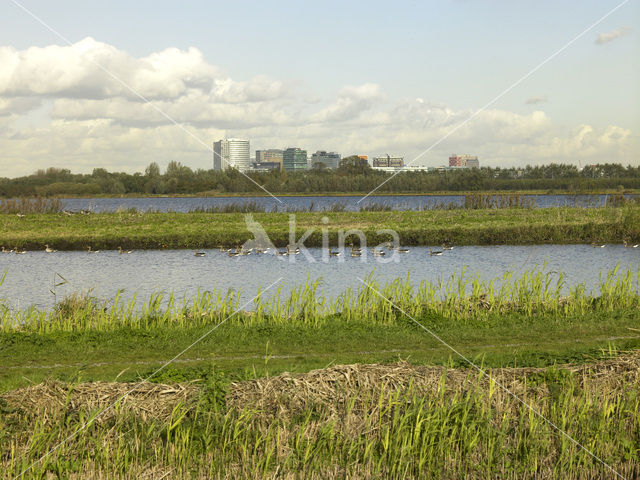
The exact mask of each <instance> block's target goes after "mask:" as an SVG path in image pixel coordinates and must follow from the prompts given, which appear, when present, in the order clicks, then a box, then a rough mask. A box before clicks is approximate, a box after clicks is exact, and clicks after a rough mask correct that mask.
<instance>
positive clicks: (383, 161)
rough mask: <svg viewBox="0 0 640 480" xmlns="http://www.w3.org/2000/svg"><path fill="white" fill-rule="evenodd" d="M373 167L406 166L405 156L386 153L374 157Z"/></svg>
mask: <svg viewBox="0 0 640 480" xmlns="http://www.w3.org/2000/svg"><path fill="white" fill-rule="evenodd" d="M372 167H373V168H376V167H392V168H402V167H404V158H403V157H393V156H391V155H385V156H383V157H373V164H372Z"/></svg>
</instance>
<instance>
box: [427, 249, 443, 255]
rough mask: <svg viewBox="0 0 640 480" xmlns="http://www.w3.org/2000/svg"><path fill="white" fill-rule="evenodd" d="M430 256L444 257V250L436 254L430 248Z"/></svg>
mask: <svg viewBox="0 0 640 480" xmlns="http://www.w3.org/2000/svg"><path fill="white" fill-rule="evenodd" d="M429 255H432V256H439V255H442V250H441V251H439V252H434V251H433V250H432V249H431V248H430V249H429Z"/></svg>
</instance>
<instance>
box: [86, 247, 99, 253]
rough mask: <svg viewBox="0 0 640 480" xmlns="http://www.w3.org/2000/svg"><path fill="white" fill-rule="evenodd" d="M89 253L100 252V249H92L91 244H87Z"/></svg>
mask: <svg viewBox="0 0 640 480" xmlns="http://www.w3.org/2000/svg"><path fill="white" fill-rule="evenodd" d="M87 253H100V250H91V245H87Z"/></svg>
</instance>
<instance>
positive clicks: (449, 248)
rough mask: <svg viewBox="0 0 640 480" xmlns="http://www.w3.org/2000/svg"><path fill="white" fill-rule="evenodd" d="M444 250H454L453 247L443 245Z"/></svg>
mask: <svg viewBox="0 0 640 480" xmlns="http://www.w3.org/2000/svg"><path fill="white" fill-rule="evenodd" d="M442 250H453V246H450V245H447V244H446V243H443V244H442Z"/></svg>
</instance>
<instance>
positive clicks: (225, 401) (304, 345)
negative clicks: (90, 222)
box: [0, 268, 640, 479]
mask: <svg viewBox="0 0 640 480" xmlns="http://www.w3.org/2000/svg"><path fill="white" fill-rule="evenodd" d="M502 280H503V281H502V282H501V284H500V285H498V284H497V283H496V282H484V283H483V282H480V281H478V280H477V279H474V278H467V277H466V276H465V275H464V272H460V273H459V274H457V275H453V276H452V277H451V278H449V279H442V280H441V281H440V282H436V283H434V284H430V283H423V284H421V285H420V286H418V287H412V286H411V282H410V281H409V279H398V280H396V281H393V282H389V283H387V284H385V285H380V284H378V283H377V282H376V281H375V279H374V278H373V276H370V277H369V278H368V279H367V282H368V283H369V284H370V285H371V286H372V287H373V288H374V289H375V290H377V291H379V292H380V295H378V294H375V293H374V292H373V290H371V289H370V288H367V287H363V288H362V289H360V290H359V291H357V292H351V291H347V292H345V293H344V294H343V295H342V296H341V297H340V298H339V299H338V300H327V299H321V300H320V301H318V298H317V295H316V293H317V290H316V289H317V286H318V284H317V283H316V282H308V283H307V284H306V285H302V286H300V287H299V288H298V289H297V290H295V291H293V292H292V293H291V295H290V296H289V297H287V298H282V297H281V296H279V293H276V294H274V295H271V296H264V297H261V298H259V300H257V301H256V303H255V304H254V305H253V308H252V310H251V311H249V312H242V313H240V314H238V315H234V316H232V317H229V315H230V314H232V313H233V312H234V311H235V310H236V309H237V307H238V299H237V296H235V295H222V294H218V293H207V292H201V293H200V294H199V295H198V296H197V297H195V298H193V299H191V300H190V301H184V302H177V301H175V299H173V298H172V297H168V298H166V297H165V298H163V297H160V296H154V297H152V298H151V299H150V300H149V301H148V302H147V303H145V304H144V305H136V304H135V303H134V302H131V303H124V302H122V301H121V300H119V299H115V300H114V301H112V302H109V303H107V304H102V303H100V302H97V301H96V300H95V299H92V298H91V297H88V296H83V295H76V296H72V297H69V298H67V299H65V300H63V301H62V302H60V303H59V304H57V305H56V307H55V308H53V309H51V310H45V311H38V310H35V309H29V310H22V311H21V310H11V309H9V308H6V307H0V313H1V315H0V321H1V322H2V323H0V365H2V368H1V369H0V467H1V468H2V471H3V475H6V476H7V477H9V478H13V477H15V476H18V475H20V474H21V472H23V471H24V470H25V469H27V468H30V469H29V470H28V472H27V473H26V474H25V475H24V478H49V477H50V478H74V476H77V477H78V478H141V477H142V476H147V477H162V476H165V477H166V478H169V477H173V478H256V479H258V478H276V477H278V475H280V476H282V477H284V478H345V477H348V478H391V479H400V478H403V479H404V478H429V477H431V478H461V477H465V478H539V477H541V476H544V477H545V478H563V479H564V478H595V477H597V478H614V473H613V471H612V470H610V469H609V468H608V467H606V466H604V465H602V464H601V463H600V462H599V461H597V460H596V459H594V458H593V457H592V456H590V455H589V454H587V453H586V452H585V451H584V450H582V449H580V448H579V447H578V446H577V445H576V444H575V443H574V442H572V441H571V440H569V439H568V437H566V436H564V435H561V434H559V433H558V432H557V431H556V430H554V429H553V428H552V427H551V426H550V425H549V424H548V423H547V422H546V421H544V420H543V419H542V418H541V417H540V416H537V415H535V414H534V413H533V412H532V411H531V410H529V409H528V408H526V407H525V406H524V405H523V404H522V403H520V401H519V400H517V399H515V398H514V397H512V396H511V395H509V394H508V393H506V392H505V391H503V390H501V389H500V388H499V387H498V386H497V385H496V384H495V383H493V382H491V381H489V380H488V379H487V377H486V376H480V375H479V373H478V372H477V371H476V370H474V369H471V368H469V365H468V364H467V362H466V361H465V360H464V359H462V358H460V357H459V356H457V355H456V354H455V353H454V352H452V350H451V349H449V348H448V347H447V346H445V345H443V343H441V342H440V341H438V340H436V339H435V338H434V337H433V336H432V335H431V334H429V333H428V332H426V331H424V330H423V329H422V328H421V327H420V326H419V325H417V324H416V323H415V322H414V321H413V320H412V319H411V318H410V317H409V316H408V315H410V316H411V317H413V318H414V319H415V320H417V321H418V322H420V323H421V324H422V325H424V326H426V327H427V328H428V329H430V330H431V332H433V333H434V334H436V335H438V336H439V337H440V338H441V339H442V340H443V341H444V342H447V343H448V344H450V345H451V346H453V347H454V348H455V349H456V350H457V351H458V352H460V353H461V354H463V355H465V356H466V357H468V358H470V359H471V360H472V361H474V362H475V363H476V364H478V365H481V366H482V367H483V368H487V367H528V368H526V369H523V370H505V371H502V370H499V371H496V372H495V373H494V374H493V375H495V376H496V377H497V378H498V380H499V382H500V383H501V384H505V385H508V386H509V388H510V389H511V390H513V391H514V392H515V393H517V394H518V395H519V397H520V398H521V399H522V400H524V401H526V402H527V403H529V404H531V405H533V406H534V407H535V409H536V410H537V411H538V412H540V414H541V415H543V416H544V417H546V418H547V419H549V421H551V422H553V423H554V424H555V425H557V426H558V427H559V428H561V429H562V430H563V431H565V432H566V433H567V435H569V436H571V437H572V438H575V439H576V441H578V442H579V443H581V444H583V445H585V446H586V447H587V448H589V450H591V451H592V452H593V453H594V454H595V455H596V456H598V457H599V458H600V459H602V460H603V461H604V462H605V463H606V464H607V465H609V466H610V467H611V468H612V469H613V470H615V471H617V472H619V473H620V474H622V475H624V476H625V477H627V478H635V477H637V475H638V474H640V471H639V469H638V465H640V423H639V422H638V419H639V418H640V407H639V405H640V385H639V384H638V378H639V377H638V376H637V372H638V367H639V365H640V364H639V360H638V358H637V353H635V354H634V353H632V354H631V357H630V359H629V360H625V358H627V357H625V356H624V355H623V356H622V357H620V360H617V357H618V355H619V354H620V353H621V352H625V351H636V352H637V351H638V350H640V314H639V313H638V312H639V311H640V309H639V308H638V307H639V306H640V297H639V296H638V282H639V280H640V271H639V272H633V271H625V272H620V271H618V269H615V270H614V271H612V272H609V273H607V274H604V275H603V276H602V278H601V281H600V284H599V285H598V286H597V287H596V288H595V289H594V291H592V292H587V291H586V290H585V289H584V287H583V286H582V285H578V286H576V287H575V288H573V289H572V290H571V292H570V293H568V294H567V295H563V294H562V293H561V292H562V287H563V278H562V275H556V274H554V275H551V274H550V273H548V272H546V271H545V270H544V268H540V269H534V270H532V271H528V272H525V273H524V274H522V275H521V276H520V277H518V278H513V277H512V276H510V275H509V274H506V275H505V277H504V278H503V279H502ZM388 300H389V301H392V302H393V303H395V304H397V305H399V306H401V308H402V310H403V311H404V312H406V313H407V314H408V315H405V314H403V313H401V312H399V311H398V310H397V309H393V308H390V304H389V301H388ZM105 307H106V310H105ZM227 318H228V320H227V321H226V322H225V323H224V324H222V325H221V326H219V327H218V328H215V329H213V330H212V328H213V327H214V326H216V325H218V324H219V323H220V322H222V321H224V320H225V319H227ZM209 332H210V333H209ZM207 333H209V334H208V335H205V334H207ZM201 337H203V338H202V340H201V341H200V342H198V343H196V344H195V345H193V343H194V341H195V340H197V339H199V338H201ZM190 345H193V347H192V348H190V349H189V350H188V351H187V352H186V353H185V354H184V355H182V356H181V357H180V358H179V359H178V360H176V361H175V362H173V363H172V364H171V365H169V366H167V367H166V368H164V369H162V370H158V369H159V367H161V366H163V365H164V364H165V362H167V360H169V359H170V358H172V357H173V356H174V355H176V354H178V353H179V352H181V351H183V350H184V349H185V348H187V347H189V346H190ZM611 358H613V361H614V362H617V363H615V365H613V366H612V364H609V363H607V362H609V361H610V359H611ZM398 360H403V361H404V362H402V363H396V362H398ZM596 360H599V361H604V363H603V364H602V366H598V365H600V364H598V363H594V364H593V369H594V373H591V371H590V370H589V369H590V368H592V367H589V366H588V365H589V364H591V363H592V362H594V361H596ZM407 361H408V363H406V362H407ZM370 363H378V364H381V366H379V367H367V366H366V365H364V366H363V365H362V364H370ZM566 363H573V364H585V365H587V366H585V367H581V369H579V371H576V368H575V367H574V368H572V369H570V368H567V367H566V366H562V365H563V364H566ZM341 364H360V365H359V366H358V365H356V366H353V367H336V368H335V369H331V368H330V369H328V370H323V371H322V372H316V373H313V372H312V373H310V374H308V375H307V376H303V377H297V380H287V379H291V377H290V375H288V374H287V375H285V376H283V377H275V376H276V375H279V374H280V373H283V372H290V373H296V372H309V371H310V370H312V369H315V368H325V367H328V366H332V365H341ZM412 365H442V366H447V367H449V370H448V371H446V373H445V370H444V369H443V368H440V369H437V368H436V369H435V370H434V368H433V367H429V368H431V370H429V372H431V373H427V374H425V373H422V374H418V373H416V372H418V370H415V371H414V370H413V369H419V368H422V367H414V366H412ZM530 367H546V368H544V369H532V368H530ZM362 368H364V369H365V370H366V369H367V368H370V369H371V368H373V371H374V372H375V371H378V370H379V371H380V372H387V373H384V374H383V373H380V374H376V375H374V376H371V375H372V374H368V375H369V376H367V375H364V374H359V373H358V372H359V369H362ZM385 368H386V369H387V370H385ZM398 371H401V373H393V372H398ZM412 372H413V373H412ZM146 378H149V379H150V380H151V381H152V382H162V383H165V384H166V383H169V384H175V383H183V384H184V382H189V381H193V382H195V383H193V384H192V386H191V387H189V388H191V389H192V390H193V391H194V392H195V393H194V395H195V397H194V398H192V399H191V400H189V401H187V400H184V399H182V400H180V399H179V398H178V399H174V400H172V398H173V397H171V396H167V395H164V394H161V395H160V394H158V395H156V396H154V397H151V396H149V397H145V396H144V395H143V396H137V397H135V396H134V397H132V399H131V401H134V402H143V403H142V404H141V407H140V408H139V409H137V410H136V409H135V408H133V409H132V408H129V407H127V405H128V404H127V401H122V402H119V404H118V405H117V406H116V407H115V409H114V410H112V411H108V412H106V414H105V415H104V416H101V417H97V419H96V420H95V421H92V420H91V419H93V418H96V417H95V416H96V415H97V414H99V413H100V412H101V410H100V409H99V408H101V407H99V406H98V405H103V404H104V406H106V405H108V404H109V402H112V401H115V400H116V399H117V398H119V396H120V394H117V395H115V397H114V396H113V395H111V396H109V391H110V390H109V389H115V391H118V392H124V391H127V390H128V389H130V388H131V387H132V386H133V385H134V384H133V383H128V384H122V383H109V384H94V383H86V382H96V381H108V382H115V381H117V382H138V381H139V380H141V379H146ZM42 381H44V382H46V383H44V384H41V385H36V386H34V387H33V389H34V390H33V392H32V393H29V392H31V390H23V391H22V392H26V393H24V394H25V395H27V397H26V398H27V400H24V401H18V400H16V398H22V397H19V395H22V393H19V392H16V391H15V390H14V389H16V388H19V387H28V386H30V385H33V384H39V383H40V382H42ZM52 381H58V382H59V381H62V382H64V383H51V382H52ZM101 385H102V386H101ZM145 388H146V387H145ZM100 389H102V390H100ZM76 390H78V391H84V392H88V394H89V395H91V394H92V392H93V391H94V390H95V392H96V393H95V395H94V396H96V395H97V396H96V398H98V397H99V398H102V400H100V401H98V400H96V401H97V402H98V403H95V402H94V403H87V402H85V403H83V402H82V401H80V400H78V398H79V397H77V396H74V395H75V393H74V392H75V391H76ZM160 390H161V391H165V388H164V387H162V388H161V389H160ZM170 390H171V389H169V390H167V391H170ZM43 392H45V393H43ZM99 392H104V394H105V395H106V396H104V397H102V396H101V395H102V394H99ZM15 395H18V397H16V396H15ZM105 399H112V400H108V401H107V403H105V401H106V400H105ZM136 399H137V400H136ZM141 399H142V400H141ZM25 402H26V403H25ZM100 402H102V403H100ZM32 404H33V405H36V407H29V406H28V405H32ZM37 405H40V406H39V407H38V406H37ZM129 405H130V404H129ZM159 411H163V412H165V413H164V414H160V413H158V412H159ZM76 433H77V435H76ZM61 442H63V443H62V444H61ZM57 446H58V447H59V448H57V449H56V450H55V451H54V452H53V453H51V454H50V455H48V456H46V458H44V459H42V460H41V458H42V456H43V455H45V454H47V452H50V451H51V449H52V448H55V447H57Z"/></svg>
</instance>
